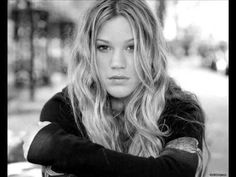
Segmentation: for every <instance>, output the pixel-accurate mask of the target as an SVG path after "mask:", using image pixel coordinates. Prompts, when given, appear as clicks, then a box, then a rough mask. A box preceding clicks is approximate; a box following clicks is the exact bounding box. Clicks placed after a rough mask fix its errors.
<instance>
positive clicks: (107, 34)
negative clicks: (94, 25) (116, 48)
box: [98, 16, 133, 41]
mask: <svg viewBox="0 0 236 177" xmlns="http://www.w3.org/2000/svg"><path fill="white" fill-rule="evenodd" d="M98 38H99V39H103V40H108V41H110V40H119V41H123V40H128V39H131V38H133V32H132V27H131V25H130V23H129V21H128V20H127V19H126V18H125V17H123V16H117V17H114V18H112V19H110V20H109V21H107V22H105V23H104V24H103V25H102V27H101V29H100V30H99V32H98Z"/></svg>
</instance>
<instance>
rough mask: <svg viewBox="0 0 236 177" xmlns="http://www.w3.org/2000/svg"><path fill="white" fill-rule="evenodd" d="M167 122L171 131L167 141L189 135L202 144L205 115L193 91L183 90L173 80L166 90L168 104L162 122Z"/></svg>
mask: <svg viewBox="0 0 236 177" xmlns="http://www.w3.org/2000/svg"><path fill="white" fill-rule="evenodd" d="M162 123H165V124H166V125H167V126H168V127H169V128H170V131H171V135H170V136H169V137H167V138H166V141H170V140H173V139H175V138H179V137H184V136H189V137H194V138H196V139H197V140H198V141H199V146H200V147H201V146H202V144H201V143H202V136H203V135H204V123H205V115H204V112H203V109H202V108H201V105H200V103H199V101H198V99H197V97H196V95H194V94H193V93H190V92H186V91H183V90H182V89H181V88H180V87H179V86H178V85H177V84H176V83H175V82H174V81H173V80H171V81H170V83H169V85H168V89H167V91H166V104H165V108H164V110H163V113H162V115H161V119H160V124H162Z"/></svg>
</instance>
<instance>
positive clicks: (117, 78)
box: [109, 76, 129, 80]
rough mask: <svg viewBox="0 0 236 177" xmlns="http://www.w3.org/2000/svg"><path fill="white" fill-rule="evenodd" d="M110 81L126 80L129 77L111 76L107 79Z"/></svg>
mask: <svg viewBox="0 0 236 177" xmlns="http://www.w3.org/2000/svg"><path fill="white" fill-rule="evenodd" d="M109 79H110V80H128V79H129V77H126V76H111V77H109Z"/></svg>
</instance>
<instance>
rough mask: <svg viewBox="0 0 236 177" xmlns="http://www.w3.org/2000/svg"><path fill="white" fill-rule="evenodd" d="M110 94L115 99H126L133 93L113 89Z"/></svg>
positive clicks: (109, 91)
mask: <svg viewBox="0 0 236 177" xmlns="http://www.w3.org/2000/svg"><path fill="white" fill-rule="evenodd" d="M108 93H109V94H110V95H111V96H113V97H115V98H125V97H127V96H129V95H130V94H131V93H132V91H126V90H124V89H123V90H115V89H113V90H108Z"/></svg>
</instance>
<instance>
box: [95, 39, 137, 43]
mask: <svg viewBox="0 0 236 177" xmlns="http://www.w3.org/2000/svg"><path fill="white" fill-rule="evenodd" d="M133 40H134V38H131V39H128V40H126V41H125V42H131V41H133ZM96 41H101V42H105V43H110V42H109V41H107V40H105V39H97V40H96Z"/></svg>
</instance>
